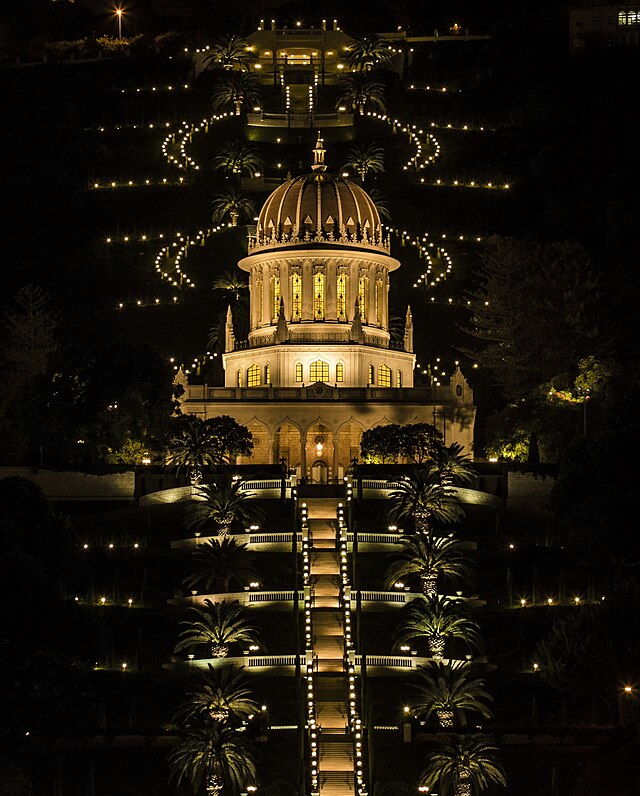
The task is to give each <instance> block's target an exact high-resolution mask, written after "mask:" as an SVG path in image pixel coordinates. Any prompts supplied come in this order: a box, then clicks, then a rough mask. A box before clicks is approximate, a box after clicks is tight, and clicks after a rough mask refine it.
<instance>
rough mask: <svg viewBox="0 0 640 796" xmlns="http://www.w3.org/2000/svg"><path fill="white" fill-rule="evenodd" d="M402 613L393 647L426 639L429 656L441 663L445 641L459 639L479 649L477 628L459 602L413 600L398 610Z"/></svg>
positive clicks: (431, 599) (437, 599) (438, 599)
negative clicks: (418, 639)
mask: <svg viewBox="0 0 640 796" xmlns="http://www.w3.org/2000/svg"><path fill="white" fill-rule="evenodd" d="M402 614H403V616H402V618H401V620H400V625H399V627H398V628H397V630H396V634H395V638H396V643H395V646H396V647H398V646H400V645H401V644H405V643H406V642H407V641H411V640H412V639H415V638H426V640H427V646H428V648H429V654H430V655H431V657H432V658H434V659H435V660H442V658H443V655H444V647H445V643H446V640H447V639H448V638H460V639H462V640H463V641H464V642H465V643H466V644H467V645H468V646H469V647H475V648H477V649H479V648H480V646H481V640H480V633H479V632H478V625H477V624H476V623H475V622H474V621H473V620H472V619H471V618H470V616H469V611H468V609H467V607H466V605H465V604H464V602H463V601H462V600H457V599H451V598H450V597H444V596H437V597H431V598H429V599H425V598H424V597H417V598H416V599H415V600H412V601H411V602H410V603H409V604H408V605H406V606H405V607H404V608H403V609H402Z"/></svg>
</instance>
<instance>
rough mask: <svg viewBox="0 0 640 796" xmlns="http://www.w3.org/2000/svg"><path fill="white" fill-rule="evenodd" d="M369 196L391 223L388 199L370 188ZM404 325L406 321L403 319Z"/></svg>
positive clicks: (379, 211)
mask: <svg viewBox="0 0 640 796" xmlns="http://www.w3.org/2000/svg"><path fill="white" fill-rule="evenodd" d="M367 193H368V194H369V199H371V201H372V202H373V204H374V205H375V206H376V210H377V211H378V213H379V214H380V218H383V219H384V220H385V221H391V213H390V212H389V202H388V200H387V197H386V196H385V195H384V194H383V193H382V191H380V190H379V189H378V188H369V189H368V190H367ZM403 324H404V319H403Z"/></svg>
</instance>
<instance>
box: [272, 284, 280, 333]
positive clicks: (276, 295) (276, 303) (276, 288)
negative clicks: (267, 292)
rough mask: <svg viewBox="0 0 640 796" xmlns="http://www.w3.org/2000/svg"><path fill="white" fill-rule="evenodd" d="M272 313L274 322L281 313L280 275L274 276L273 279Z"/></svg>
mask: <svg viewBox="0 0 640 796" xmlns="http://www.w3.org/2000/svg"><path fill="white" fill-rule="evenodd" d="M271 314H272V316H273V322H274V323H275V322H276V321H277V320H278V315H279V314H280V277H279V276H274V277H273V278H272V279H271Z"/></svg>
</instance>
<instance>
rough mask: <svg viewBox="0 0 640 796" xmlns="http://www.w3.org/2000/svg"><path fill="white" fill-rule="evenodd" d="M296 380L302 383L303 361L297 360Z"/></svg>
mask: <svg viewBox="0 0 640 796" xmlns="http://www.w3.org/2000/svg"><path fill="white" fill-rule="evenodd" d="M296 381H297V382H298V383H299V384H302V362H296Z"/></svg>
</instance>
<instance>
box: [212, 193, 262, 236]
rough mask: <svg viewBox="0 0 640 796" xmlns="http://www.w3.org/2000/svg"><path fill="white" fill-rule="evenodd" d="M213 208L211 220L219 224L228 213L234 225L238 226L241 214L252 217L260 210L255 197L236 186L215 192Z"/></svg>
mask: <svg viewBox="0 0 640 796" xmlns="http://www.w3.org/2000/svg"><path fill="white" fill-rule="evenodd" d="M211 209H212V210H213V213H212V215H211V220H212V221H213V223H214V224H218V223H219V222H221V221H222V220H223V219H224V217H225V216H227V215H228V216H229V218H230V219H231V226H232V227H237V226H238V220H239V218H240V216H244V217H245V218H247V219H252V218H254V217H255V216H256V214H257V212H258V211H257V210H256V205H255V202H254V201H253V199H251V198H249V197H248V196H247V195H246V194H244V193H242V191H240V190H238V188H236V187H235V186H231V187H230V188H226V189H225V190H224V191H220V192H219V193H216V194H214V195H213V201H212V202H211Z"/></svg>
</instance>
